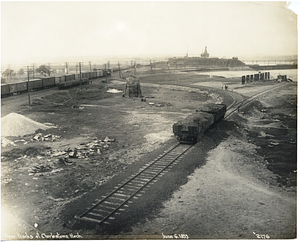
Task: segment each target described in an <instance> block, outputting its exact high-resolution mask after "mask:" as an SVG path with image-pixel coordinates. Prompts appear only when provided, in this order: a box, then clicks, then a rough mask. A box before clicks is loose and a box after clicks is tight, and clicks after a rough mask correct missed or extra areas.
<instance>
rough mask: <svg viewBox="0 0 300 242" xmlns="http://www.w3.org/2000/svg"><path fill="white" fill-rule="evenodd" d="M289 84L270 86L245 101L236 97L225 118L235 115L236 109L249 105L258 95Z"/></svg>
mask: <svg viewBox="0 0 300 242" xmlns="http://www.w3.org/2000/svg"><path fill="white" fill-rule="evenodd" d="M285 85H287V84H286V83H281V84H279V85H277V86H275V87H272V88H269V89H267V90H264V91H262V92H259V93H256V94H254V95H252V96H250V97H248V98H246V99H244V100H243V101H240V102H238V101H237V100H236V99H235V97H234V96H233V98H234V102H233V103H232V104H231V105H230V106H229V107H228V108H227V112H226V114H225V117H224V119H227V118H229V117H230V116H231V115H233V114H234V113H235V112H236V111H238V110H239V109H240V108H242V107H245V106H247V105H248V104H250V103H251V102H252V101H253V100H255V99H256V98H257V97H259V96H261V95H264V94H266V93H268V92H270V91H273V90H276V89H278V88H281V87H283V86H285Z"/></svg>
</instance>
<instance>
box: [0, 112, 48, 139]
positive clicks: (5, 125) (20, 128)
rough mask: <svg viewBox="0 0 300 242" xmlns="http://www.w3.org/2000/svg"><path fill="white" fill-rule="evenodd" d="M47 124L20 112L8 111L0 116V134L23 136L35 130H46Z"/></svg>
mask: <svg viewBox="0 0 300 242" xmlns="http://www.w3.org/2000/svg"><path fill="white" fill-rule="evenodd" d="M49 128H53V127H49V126H47V125H44V124H42V123H38V122H36V121H33V120H32V119H30V118H27V117H25V116H23V115H21V114H17V113H10V114H8V115H6V116H5V117H3V118H1V136H24V135H27V134H33V133H34V132H35V131H36V130H38V129H42V130H46V129H49Z"/></svg>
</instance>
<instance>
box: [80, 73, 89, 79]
mask: <svg viewBox="0 0 300 242" xmlns="http://www.w3.org/2000/svg"><path fill="white" fill-rule="evenodd" d="M81 78H89V73H88V72H81Z"/></svg>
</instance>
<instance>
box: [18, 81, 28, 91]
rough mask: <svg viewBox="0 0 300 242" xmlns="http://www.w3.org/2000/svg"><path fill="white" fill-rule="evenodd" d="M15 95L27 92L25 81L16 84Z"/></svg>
mask: <svg viewBox="0 0 300 242" xmlns="http://www.w3.org/2000/svg"><path fill="white" fill-rule="evenodd" d="M16 84H17V93H22V92H26V91H27V81H23V82H17V83H16Z"/></svg>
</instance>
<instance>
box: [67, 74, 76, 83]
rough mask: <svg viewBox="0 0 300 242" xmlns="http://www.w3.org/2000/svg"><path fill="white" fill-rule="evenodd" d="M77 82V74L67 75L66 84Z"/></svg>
mask: <svg viewBox="0 0 300 242" xmlns="http://www.w3.org/2000/svg"><path fill="white" fill-rule="evenodd" d="M73 80H75V74H71V75H66V82H69V81H73Z"/></svg>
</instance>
